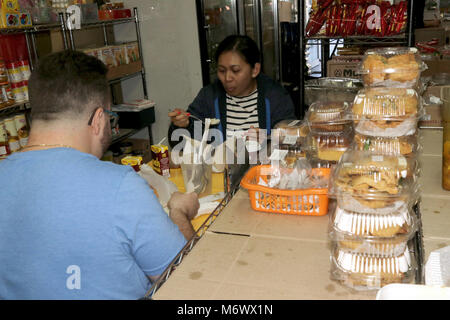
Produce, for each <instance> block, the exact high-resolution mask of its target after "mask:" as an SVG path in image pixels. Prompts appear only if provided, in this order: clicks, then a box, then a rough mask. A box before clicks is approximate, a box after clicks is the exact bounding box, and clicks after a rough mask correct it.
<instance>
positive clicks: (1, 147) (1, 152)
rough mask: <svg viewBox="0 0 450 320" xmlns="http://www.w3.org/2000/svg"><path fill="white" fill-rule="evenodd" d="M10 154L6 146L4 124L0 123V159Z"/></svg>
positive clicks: (7, 145) (6, 138) (6, 136)
mask: <svg viewBox="0 0 450 320" xmlns="http://www.w3.org/2000/svg"><path fill="white" fill-rule="evenodd" d="M10 153H11V151H10V149H9V144H8V135H7V134H6V129H5V123H4V121H0V158H2V157H5V156H7V155H9V154H10Z"/></svg>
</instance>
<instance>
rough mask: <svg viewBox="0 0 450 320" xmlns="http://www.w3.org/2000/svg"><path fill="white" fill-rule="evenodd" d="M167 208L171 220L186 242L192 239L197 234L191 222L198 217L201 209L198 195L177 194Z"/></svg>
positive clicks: (174, 194) (173, 195)
mask: <svg viewBox="0 0 450 320" xmlns="http://www.w3.org/2000/svg"><path fill="white" fill-rule="evenodd" d="M167 207H168V208H169V210H170V211H169V217H170V219H172V221H173V223H175V224H176V225H177V226H178V229H180V231H181V233H182V234H183V235H184V237H185V238H186V240H189V239H191V238H192V237H193V236H194V234H195V231H194V228H192V224H191V220H192V219H193V218H194V217H195V216H196V215H197V212H198V209H199V208H200V203H199V202H198V196H197V194H196V193H194V192H192V193H180V192H175V193H173V194H172V197H171V198H170V200H169V202H168V203H167Z"/></svg>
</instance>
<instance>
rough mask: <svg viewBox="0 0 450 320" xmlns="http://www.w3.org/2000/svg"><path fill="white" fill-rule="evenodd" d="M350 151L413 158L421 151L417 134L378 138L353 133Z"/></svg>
mask: <svg viewBox="0 0 450 320" xmlns="http://www.w3.org/2000/svg"><path fill="white" fill-rule="evenodd" d="M350 149H354V150H360V151H370V152H374V153H382V154H396V155H402V156H405V157H415V156H417V154H418V152H420V151H421V150H422V145H421V144H420V143H419V139H418V136H417V133H415V134H412V135H409V136H401V137H379V136H372V135H364V134H360V133H355V135H354V137H353V142H352V145H351V147H350Z"/></svg>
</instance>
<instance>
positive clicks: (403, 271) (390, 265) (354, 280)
mask: <svg viewBox="0 0 450 320" xmlns="http://www.w3.org/2000/svg"><path fill="white" fill-rule="evenodd" d="M409 247H410V244H408V246H407V247H406V248H405V250H404V251H403V252H402V253H401V254H399V255H396V256H384V255H378V254H366V253H355V252H351V251H347V250H345V249H342V248H341V247H340V246H339V245H335V246H334V248H333V249H332V252H331V257H330V260H331V270H330V271H331V278H332V279H333V280H336V281H339V282H341V283H342V284H343V285H345V286H347V287H349V288H352V289H355V290H362V291H365V290H378V289H380V288H382V287H383V286H385V285H387V284H391V283H414V282H415V271H416V269H417V262H416V257H415V255H414V252H413V251H412V250H410V249H409Z"/></svg>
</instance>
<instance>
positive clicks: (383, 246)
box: [329, 206, 418, 256]
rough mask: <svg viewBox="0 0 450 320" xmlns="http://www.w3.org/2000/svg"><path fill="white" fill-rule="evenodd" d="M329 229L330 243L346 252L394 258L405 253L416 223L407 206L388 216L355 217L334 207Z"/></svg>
mask: <svg viewBox="0 0 450 320" xmlns="http://www.w3.org/2000/svg"><path fill="white" fill-rule="evenodd" d="M329 227H330V230H329V238H330V240H331V241H335V242H337V243H338V244H339V246H340V247H341V248H343V249H345V250H347V251H350V252H354V253H366V254H377V255H383V256H396V255H400V254H401V253H402V252H403V251H404V250H405V248H406V245H407V242H408V241H409V240H411V239H412V237H413V236H414V234H415V232H416V230H417V227H418V223H417V218H416V216H415V214H414V213H413V212H412V211H411V209H410V208H408V207H407V206H403V207H400V208H399V209H398V211H396V212H392V213H388V214H378V213H377V214H369V213H359V212H354V211H348V210H344V209H342V208H340V207H339V206H336V210H335V211H334V213H333V214H331V215H330V225H329Z"/></svg>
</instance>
